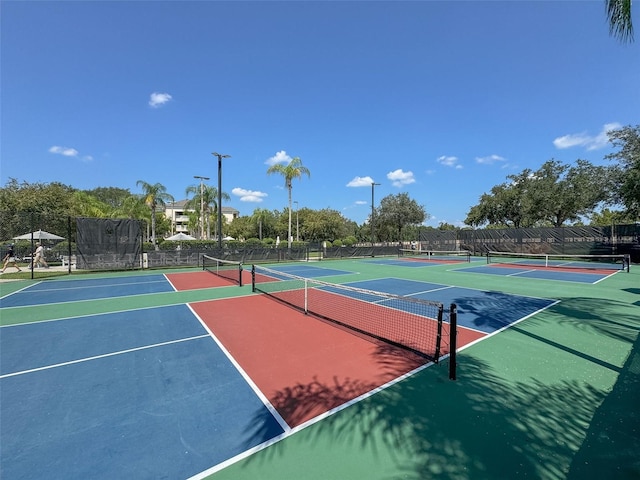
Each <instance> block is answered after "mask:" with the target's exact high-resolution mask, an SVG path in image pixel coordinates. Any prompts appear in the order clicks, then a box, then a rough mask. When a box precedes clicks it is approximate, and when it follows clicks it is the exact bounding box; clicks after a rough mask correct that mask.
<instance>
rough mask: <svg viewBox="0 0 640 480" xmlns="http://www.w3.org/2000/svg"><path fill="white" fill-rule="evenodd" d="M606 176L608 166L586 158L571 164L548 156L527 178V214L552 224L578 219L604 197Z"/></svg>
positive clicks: (608, 175) (558, 224) (591, 209)
mask: <svg viewBox="0 0 640 480" xmlns="http://www.w3.org/2000/svg"><path fill="white" fill-rule="evenodd" d="M609 178H610V170H609V169H607V168H605V167H596V166H594V165H592V164H591V163H589V162H588V161H586V160H577V161H576V164H575V165H565V164H562V163H560V162H559V161H557V160H549V161H547V162H545V163H544V164H543V165H542V166H541V167H540V169H538V170H537V171H536V172H535V173H534V174H533V176H532V177H531V179H530V182H529V186H528V190H527V192H526V195H527V197H528V201H527V207H528V212H527V214H528V216H529V217H530V218H534V220H535V221H542V222H549V223H551V224H552V225H553V226H554V227H561V226H562V225H563V224H564V223H565V222H567V221H574V222H575V221H578V220H579V219H580V217H581V216H585V215H589V214H590V213H592V212H593V210H594V209H595V208H596V206H597V205H598V204H600V203H601V202H604V201H605V200H606V199H607V197H608V196H609V192H608V186H609Z"/></svg>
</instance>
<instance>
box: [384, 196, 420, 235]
mask: <svg viewBox="0 0 640 480" xmlns="http://www.w3.org/2000/svg"><path fill="white" fill-rule="evenodd" d="M376 210H377V213H376V230H378V228H379V227H378V225H379V226H380V228H388V229H389V230H390V231H395V232H396V234H397V240H398V241H402V229H403V228H404V227H406V226H409V225H413V226H417V225H420V224H422V223H423V222H424V221H425V220H427V218H428V215H427V212H426V210H425V208H424V206H423V205H420V204H418V203H417V202H416V201H415V200H413V199H411V198H409V195H408V194H407V193H399V194H397V195H387V196H386V197H384V198H383V199H382V200H381V201H380V206H379V207H378V208H377V209H376Z"/></svg>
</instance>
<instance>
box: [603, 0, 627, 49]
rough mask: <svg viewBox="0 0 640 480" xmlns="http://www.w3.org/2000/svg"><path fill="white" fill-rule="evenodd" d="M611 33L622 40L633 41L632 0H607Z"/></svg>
mask: <svg viewBox="0 0 640 480" xmlns="http://www.w3.org/2000/svg"><path fill="white" fill-rule="evenodd" d="M605 7H606V9H607V21H608V22H609V34H610V35H611V36H614V37H617V38H618V39H619V40H620V41H621V42H632V41H633V23H632V22H631V0H605Z"/></svg>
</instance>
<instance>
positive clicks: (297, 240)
mask: <svg viewBox="0 0 640 480" xmlns="http://www.w3.org/2000/svg"><path fill="white" fill-rule="evenodd" d="M293 203H295V204H296V242H299V241H300V235H299V233H300V228H299V226H300V223H299V222H298V202H297V201H295V200H294V201H293Z"/></svg>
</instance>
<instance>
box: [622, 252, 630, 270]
mask: <svg viewBox="0 0 640 480" xmlns="http://www.w3.org/2000/svg"><path fill="white" fill-rule="evenodd" d="M623 262H624V263H626V265H627V266H626V268H624V266H623V270H626V271H627V273H629V270H631V255H630V254H629V253H627V254H625V256H624V260H623Z"/></svg>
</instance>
